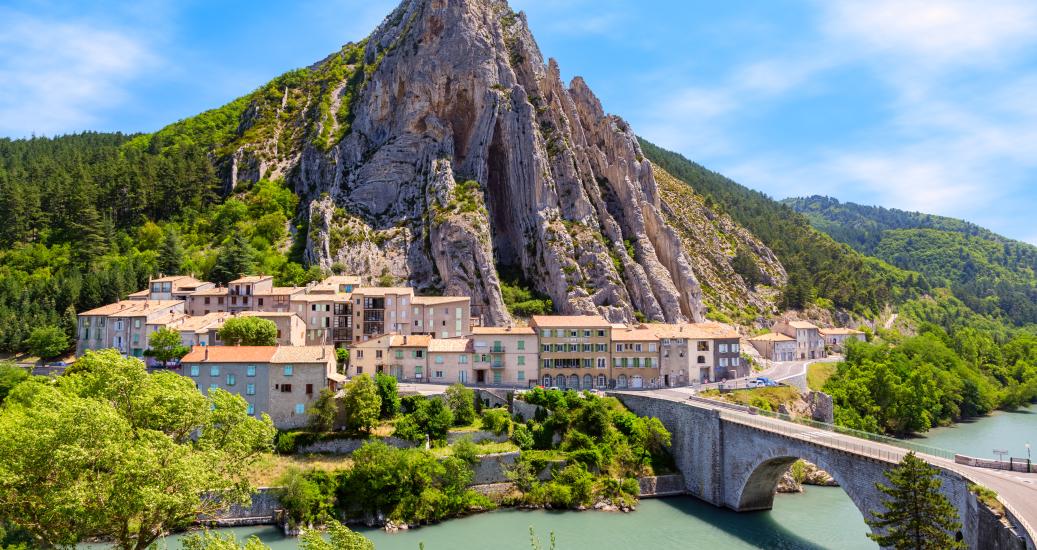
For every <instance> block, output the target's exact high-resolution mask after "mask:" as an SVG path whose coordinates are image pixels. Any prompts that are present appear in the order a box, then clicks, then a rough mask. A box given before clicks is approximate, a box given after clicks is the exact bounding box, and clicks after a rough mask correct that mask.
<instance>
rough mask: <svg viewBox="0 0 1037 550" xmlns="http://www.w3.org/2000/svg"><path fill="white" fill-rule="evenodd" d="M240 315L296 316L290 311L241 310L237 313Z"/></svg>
mask: <svg viewBox="0 0 1037 550" xmlns="http://www.w3.org/2000/svg"><path fill="white" fill-rule="evenodd" d="M238 315H240V316H242V317H298V315H296V314H295V313H294V312H292V311H252V310H247V311H242V312H241V313H238Z"/></svg>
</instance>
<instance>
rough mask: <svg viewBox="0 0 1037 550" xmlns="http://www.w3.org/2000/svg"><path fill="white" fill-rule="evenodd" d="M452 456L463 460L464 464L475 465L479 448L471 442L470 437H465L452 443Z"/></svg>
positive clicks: (477, 460)
mask: <svg viewBox="0 0 1037 550" xmlns="http://www.w3.org/2000/svg"><path fill="white" fill-rule="evenodd" d="M453 450H454V458H457V459H460V460H462V461H464V462H465V463H466V464H470V465H475V464H476V463H477V462H479V448H478V447H476V445H475V443H472V438H470V437H465V438H463V439H461V441H458V442H457V443H454V446H453Z"/></svg>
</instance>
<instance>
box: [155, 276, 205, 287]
mask: <svg viewBox="0 0 1037 550" xmlns="http://www.w3.org/2000/svg"><path fill="white" fill-rule="evenodd" d="M151 282H153V283H177V286H183V285H198V284H202V282H203V281H199V280H198V279H195V278H194V277H192V276H190V275H169V276H167V277H159V278H157V279H151Z"/></svg>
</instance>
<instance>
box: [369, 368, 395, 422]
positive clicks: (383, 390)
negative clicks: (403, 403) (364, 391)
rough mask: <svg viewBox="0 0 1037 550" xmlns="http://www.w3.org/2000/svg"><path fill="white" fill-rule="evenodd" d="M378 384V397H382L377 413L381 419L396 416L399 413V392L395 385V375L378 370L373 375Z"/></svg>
mask: <svg viewBox="0 0 1037 550" xmlns="http://www.w3.org/2000/svg"><path fill="white" fill-rule="evenodd" d="M374 381H375V384H376V385H377V386H378V397H380V398H381V399H382V406H381V410H380V411H379V415H380V416H381V418H382V419H383V420H389V419H391V418H396V416H397V415H398V414H400V394H399V391H398V390H397V386H396V377H395V376H389V375H388V374H385V373H382V372H379V373H378V374H376V375H375V376H374Z"/></svg>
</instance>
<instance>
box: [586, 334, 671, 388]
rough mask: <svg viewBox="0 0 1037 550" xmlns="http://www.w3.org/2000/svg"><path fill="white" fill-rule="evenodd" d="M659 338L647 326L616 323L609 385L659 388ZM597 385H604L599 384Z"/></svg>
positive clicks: (615, 386)
mask: <svg viewBox="0 0 1037 550" xmlns="http://www.w3.org/2000/svg"><path fill="white" fill-rule="evenodd" d="M659 341H660V338H659V336H658V335H657V334H656V333H655V331H653V330H652V329H651V328H649V327H648V326H647V325H641V326H638V327H628V326H623V325H618V326H615V325H614V326H613V327H612V344H611V351H612V365H611V368H610V369H609V370H610V373H609V386H610V387H614V388H617V389H625V388H631V389H640V388H655V387H658V386H659V385H660V366H659ZM600 376H601V375H599V378H600ZM585 378H586V376H585ZM599 382H600V380H599ZM598 387H601V385H600V384H599V385H598Z"/></svg>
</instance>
